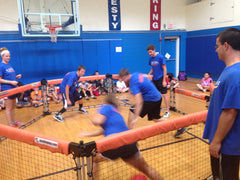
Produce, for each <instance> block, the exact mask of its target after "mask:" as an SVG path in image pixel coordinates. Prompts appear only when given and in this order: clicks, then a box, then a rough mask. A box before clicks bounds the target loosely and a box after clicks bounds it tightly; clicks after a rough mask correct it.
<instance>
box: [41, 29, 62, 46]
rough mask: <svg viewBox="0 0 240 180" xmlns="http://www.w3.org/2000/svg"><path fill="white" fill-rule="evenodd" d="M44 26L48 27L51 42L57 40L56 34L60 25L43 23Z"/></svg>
mask: <svg viewBox="0 0 240 180" xmlns="http://www.w3.org/2000/svg"><path fill="white" fill-rule="evenodd" d="M45 27H46V28H48V31H49V34H50V37H51V42H57V36H58V31H59V30H60V28H62V26H61V25H45Z"/></svg>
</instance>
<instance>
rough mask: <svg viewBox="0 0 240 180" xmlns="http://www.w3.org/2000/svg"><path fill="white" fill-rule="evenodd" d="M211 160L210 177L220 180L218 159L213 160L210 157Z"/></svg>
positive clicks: (213, 158)
mask: <svg viewBox="0 0 240 180" xmlns="http://www.w3.org/2000/svg"><path fill="white" fill-rule="evenodd" d="M210 158H211V168H212V175H213V179H214V180H220V177H221V175H220V164H219V158H215V157H213V156H210Z"/></svg>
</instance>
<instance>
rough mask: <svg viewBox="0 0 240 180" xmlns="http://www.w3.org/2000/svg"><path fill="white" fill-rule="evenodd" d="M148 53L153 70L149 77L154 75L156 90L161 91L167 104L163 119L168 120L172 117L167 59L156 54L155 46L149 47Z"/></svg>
mask: <svg viewBox="0 0 240 180" xmlns="http://www.w3.org/2000/svg"><path fill="white" fill-rule="evenodd" d="M147 52H148V54H149V55H150V56H151V57H150V58H149V65H150V66H151V70H150V71H149V73H148V75H151V74H152V75H153V80H152V81H153V83H154V85H155V86H156V88H157V89H158V90H159V91H160V93H161V95H162V97H163V99H164V101H165V104H166V112H165V114H164V115H163V117H165V118H168V117H169V116H170V102H169V97H168V95H167V66H166V61H165V58H164V57H163V56H162V55H160V54H158V53H156V52H155V46H154V45H152V44H151V45H149V46H148V47H147Z"/></svg>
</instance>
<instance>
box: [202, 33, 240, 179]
mask: <svg viewBox="0 0 240 180" xmlns="http://www.w3.org/2000/svg"><path fill="white" fill-rule="evenodd" d="M216 52H217V53H218V57H219V59H220V60H222V61H224V62H225V64H226V67H225V69H224V70H223V72H222V73H221V75H220V77H219V79H218V81H217V83H216V85H215V89H214V91H213V94H212V97H211V101H210V105H209V110H208V115H207V120H206V125H205V129H204V134H203V138H205V139H209V143H210V146H209V151H210V155H211V166H212V173H213V178H214V179H223V180H230V179H231V180H239V161H240V138H239V137H240V113H239V112H240V111H239V110H240V96H239V94H240V71H239V70H240V30H238V29H235V28H229V29H225V30H224V31H222V32H220V33H219V34H218V36H217V40H216ZM220 157H221V158H220ZM219 169H221V171H220V170H219Z"/></svg>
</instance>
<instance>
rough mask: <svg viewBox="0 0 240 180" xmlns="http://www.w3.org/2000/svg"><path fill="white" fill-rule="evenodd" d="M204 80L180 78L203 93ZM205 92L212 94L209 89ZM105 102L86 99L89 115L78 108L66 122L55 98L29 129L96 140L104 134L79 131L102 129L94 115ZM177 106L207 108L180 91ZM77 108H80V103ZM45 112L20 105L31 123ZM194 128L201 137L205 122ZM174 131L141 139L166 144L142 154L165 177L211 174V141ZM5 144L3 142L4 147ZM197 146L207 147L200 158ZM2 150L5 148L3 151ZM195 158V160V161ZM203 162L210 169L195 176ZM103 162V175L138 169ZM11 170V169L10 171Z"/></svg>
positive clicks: (124, 110)
mask: <svg viewBox="0 0 240 180" xmlns="http://www.w3.org/2000/svg"><path fill="white" fill-rule="evenodd" d="M200 81H201V80H200V79H191V78H189V79H188V80H187V81H180V88H183V89H187V90H190V91H194V92H196V93H199V94H201V93H202V92H200V91H198V90H197V87H196V83H199V82H200ZM203 94H207V95H209V93H208V92H206V93H203ZM117 96H118V98H119V99H120V100H123V99H127V100H128V101H127V103H130V104H134V98H133V97H132V95H131V94H129V93H122V94H117ZM119 102H120V104H121V106H120V112H121V114H122V115H123V116H124V118H125V120H127V118H128V112H129V107H127V106H124V103H123V102H122V101H119ZM103 103H104V96H99V97H97V99H90V100H88V101H87V100H84V106H85V107H86V108H87V110H88V112H89V113H88V114H87V115H83V114H79V113H78V112H77V111H69V112H66V113H64V114H63V117H64V118H65V120H66V121H65V122H57V121H55V120H54V119H53V116H54V112H56V111H58V110H60V109H61V108H62V104H61V103H60V104H55V103H54V102H50V104H49V111H50V112H52V114H51V115H47V116H44V117H42V118H40V119H39V120H36V121H35V122H34V123H32V124H31V125H29V126H27V127H26V128H25V130H27V131H32V132H37V133H42V134H45V135H49V136H53V137H57V138H61V139H65V140H68V141H72V142H79V141H80V140H83V141H84V142H90V141H94V140H96V139H98V138H101V136H98V137H90V138H89V137H81V138H80V137H77V136H76V134H77V133H79V132H81V131H93V130H96V129H99V127H95V126H94V125H92V123H91V119H92V118H93V116H94V114H95V113H96V110H97V108H96V107H94V106H95V105H101V104H103ZM164 106H165V103H164V102H163V103H162V107H163V111H162V112H161V114H162V115H163V114H164V112H165V110H164ZM176 107H177V109H178V110H180V111H182V112H184V113H187V114H189V113H193V112H198V111H202V110H206V102H205V101H203V100H199V99H196V98H193V97H187V96H184V95H179V94H176ZM75 108H77V105H76V107H75ZM42 113H43V109H42V107H39V108H34V107H28V108H21V109H16V119H17V120H18V121H21V122H23V123H28V122H31V121H33V120H35V119H36V118H38V117H39V116H40V115H41V114H42ZM179 116H182V114H180V113H177V112H171V116H170V118H169V119H173V118H176V117H179ZM0 117H1V118H0V123H1V124H7V121H6V118H5V112H4V110H3V111H1V112H0ZM153 123H154V122H151V121H147V117H144V118H142V119H139V120H138V124H137V127H141V126H146V125H149V124H153ZM190 128H191V129H192V130H193V131H192V132H194V134H195V135H196V136H198V137H201V136H202V131H203V128H204V125H203V124H199V125H197V126H196V125H194V126H193V127H190ZM174 134H175V131H174V132H169V133H167V134H163V135H159V136H156V137H154V138H156V139H154V138H153V139H151V138H149V140H145V141H140V142H139V147H140V149H145V148H149V147H156V146H158V145H159V142H158V143H157V141H158V139H161V142H160V144H162V145H163V147H162V148H153V149H152V150H148V151H143V152H142V154H143V156H144V158H146V161H147V162H148V163H149V164H150V165H151V166H153V167H154V168H156V169H157V170H158V171H159V172H160V173H161V174H162V175H163V177H165V179H172V178H171V177H176V178H175V179H189V180H190V179H204V178H206V177H208V176H209V175H210V172H209V167H210V166H209V159H208V158H209V157H208V150H207V145H206V144H204V143H199V142H197V143H196V142H195V141H192V140H188V141H186V142H184V143H174V142H176V141H179V139H177V140H176V139H175V138H173V135H174ZM191 137H192V136H191V135H189V134H188V133H185V134H184V135H183V137H181V138H180V140H183V139H188V138H191ZM168 143H169V144H171V146H170V145H169V146H168V145H166V144H168ZM2 144H3V143H2ZM2 144H0V148H1V146H2ZM16 146H17V145H16ZM186 146H187V147H188V148H189V149H188V150H186V148H185V147H186ZM200 146H201V147H200ZM196 149H200V150H201V151H203V152H201V153H202V154H201V157H200V159H199V158H197V156H199V152H198V151H195V150H196ZM33 151H34V149H33ZM0 153H2V152H1V151H0ZM47 153H48V152H47ZM149 154H150V155H149ZM1 156H4V155H3V154H1ZM30 157H31V156H30ZM163 157H164V158H163ZM69 159H70V158H68V160H67V161H71V160H69ZM0 160H1V159H0ZM193 161H194V162H195V163H193ZM198 161H199V162H198ZM19 163H20V164H22V163H25V162H19ZM199 163H200V164H204V165H203V167H205V168H206V169H207V170H206V171H204V170H202V171H203V173H202V174H203V177H198V176H199V175H198V174H196V176H194V173H195V172H196V171H199V168H198V167H197V166H199ZM33 164H34V163H33ZM70 164H71V163H70ZM99 165H100V166H99V167H100V168H99V177H100V179H130V178H131V176H133V175H134V174H136V173H138V172H136V171H135V170H134V169H133V168H131V167H129V166H128V165H126V164H124V163H123V162H122V161H120V160H118V161H117V162H114V163H112V162H108V163H106V162H101V163H99ZM3 166H4V164H3V161H1V162H0V169H2V168H1V167H3ZM70 166H71V165H70ZM161 167H164V169H161ZM121 168H122V169H121ZM60 169H61V168H60ZM0 171H1V170H0ZM123 172H124V173H123ZM126 172H127V173H126ZM9 173H11V172H10V171H9ZM46 173H47V172H46ZM106 174H107V176H106ZM179 174H180V175H179ZM35 176H36V175H35V174H34V175H32V177H35ZM30 177H31V176H30ZM192 177H196V178H192ZM48 178H49V179H51V178H50V177H47V178H45V179H48ZM0 179H1V176H0ZM13 179H22V178H21V177H14V178H13ZM52 179H54V178H52ZM60 179H68V178H63V177H61V178H60ZM69 179H71V178H69Z"/></svg>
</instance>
